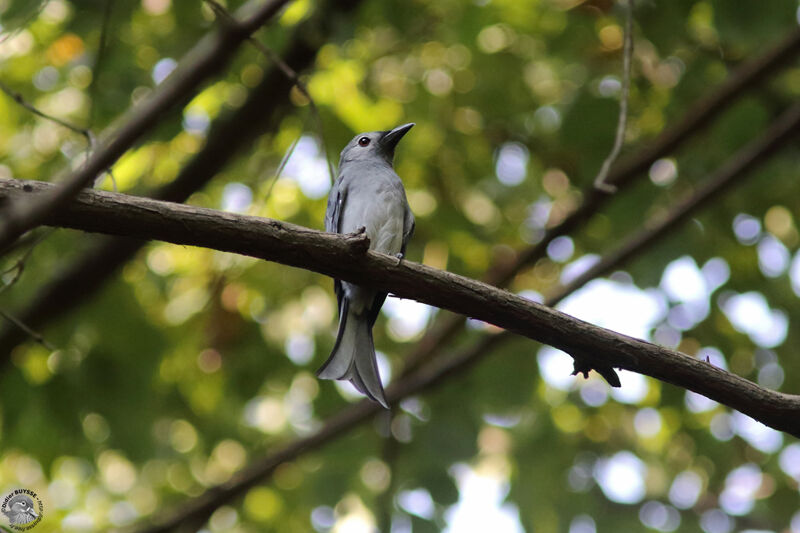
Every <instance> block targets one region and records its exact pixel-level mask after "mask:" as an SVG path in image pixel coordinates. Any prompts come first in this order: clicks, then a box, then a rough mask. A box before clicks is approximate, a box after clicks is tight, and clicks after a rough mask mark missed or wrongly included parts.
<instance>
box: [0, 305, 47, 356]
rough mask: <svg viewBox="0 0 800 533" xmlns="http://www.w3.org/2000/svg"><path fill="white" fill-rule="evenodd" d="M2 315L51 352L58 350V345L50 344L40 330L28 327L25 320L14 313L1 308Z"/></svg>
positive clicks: (0, 313)
mask: <svg viewBox="0 0 800 533" xmlns="http://www.w3.org/2000/svg"><path fill="white" fill-rule="evenodd" d="M0 317H2V318H3V319H4V320H6V321H8V322H11V323H12V324H14V325H15V326H16V327H18V328H19V329H21V330H22V331H24V332H25V334H26V335H28V336H29V337H30V338H32V339H33V340H35V341H36V342H38V343H39V344H41V345H42V346H44V347H45V348H47V349H48V350H50V351H51V352H54V351H55V350H56V347H55V346H53V345H52V344H50V343H49V342H48V341H47V339H45V338H44V337H43V336H42V334H41V333H39V332H38V331H36V330H34V329H32V328H30V327H28V326H27V325H26V324H25V323H24V322H22V321H21V320H19V319H18V318H16V317H15V316H14V315H10V314H8V313H6V312H5V311H3V310H2V309H0Z"/></svg>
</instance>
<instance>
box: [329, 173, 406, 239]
mask: <svg viewBox="0 0 800 533" xmlns="http://www.w3.org/2000/svg"><path fill="white" fill-rule="evenodd" d="M351 167H352V168H351ZM346 173H347V174H346V175H344V176H343V178H344V179H343V180H342V184H341V185H342V186H343V187H346V195H347V196H346V201H345V203H344V206H343V208H342V211H341V214H340V217H341V225H340V227H341V231H342V232H343V233H350V232H353V231H356V230H357V229H358V228H360V227H362V226H363V227H364V228H366V231H367V236H368V237H369V239H370V248H371V249H374V250H377V251H380V252H383V253H389V254H396V253H398V252H399V251H400V249H401V247H402V241H403V224H404V220H405V212H406V205H407V203H406V195H405V191H404V190H403V183H402V182H401V181H400V178H399V177H398V176H397V174H396V173H395V172H394V170H393V169H392V168H391V167H390V166H388V165H382V164H373V163H364V164H353V165H348V168H347V169H346Z"/></svg>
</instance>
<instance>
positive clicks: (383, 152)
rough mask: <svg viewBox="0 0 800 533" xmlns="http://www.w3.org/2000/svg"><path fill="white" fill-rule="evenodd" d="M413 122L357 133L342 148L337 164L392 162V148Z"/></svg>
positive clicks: (411, 126) (412, 125)
mask: <svg viewBox="0 0 800 533" xmlns="http://www.w3.org/2000/svg"><path fill="white" fill-rule="evenodd" d="M413 127H414V123H413V122H410V123H408V124H403V125H402V126H397V127H396V128H394V129H393V130H389V131H370V132H368V133H359V134H358V135H356V136H355V137H353V140H352V141H350V142H349V143H347V146H345V147H344V149H343V150H342V154H341V158H340V160H339V165H341V164H342V163H347V162H350V161H369V160H375V161H385V162H387V163H389V164H390V165H391V164H392V160H393V159H394V149H395V147H396V146H397V143H398V142H400V139H402V138H403V135H405V134H406V133H408V130H410V129H411V128H413Z"/></svg>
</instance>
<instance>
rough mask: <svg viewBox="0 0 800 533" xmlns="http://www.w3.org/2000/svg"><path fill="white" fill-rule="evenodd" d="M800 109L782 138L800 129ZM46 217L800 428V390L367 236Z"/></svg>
mask: <svg viewBox="0 0 800 533" xmlns="http://www.w3.org/2000/svg"><path fill="white" fill-rule="evenodd" d="M798 121H800V114H797V119H796V121H795V123H794V124H793V127H792V128H791V129H790V131H789V132H786V133H784V136H785V137H788V136H790V135H791V134H795V133H797V132H798V127H797V126H798ZM52 188H53V185H50V184H47V183H42V182H33V181H25V182H20V181H15V180H0V194H2V195H3V197H4V198H5V201H18V200H19V199H21V198H22V197H34V198H35V197H37V196H40V195H46V194H48V193H49V192H50V190H51V189H52ZM45 223H46V224H48V225H53V226H59V227H67V228H73V229H80V230H83V231H90V232H101V233H108V234H114V235H123V236H127V237H134V238H140V239H157V240H161V241H166V242H171V243H174V244H180V245H190V246H202V247H205V248H212V249H215V250H220V251H225V252H232V253H237V254H241V255H247V256H251V257H256V258H260V259H265V260H268V261H274V262H278V263H282V264H285V265H289V266H294V267H298V268H303V269H307V270H311V271H314V272H318V273H320V274H325V275H327V276H331V277H333V278H337V279H342V280H345V281H350V282H357V283H359V284H360V285H365V286H369V287H374V288H376V289H380V290H382V291H386V292H391V293H392V294H395V295H397V296H399V297H401V298H410V299H413V300H416V301H419V302H423V303H426V304H428V305H433V306H436V307H440V308H442V309H448V310H450V311H453V312H456V313H459V314H462V315H464V316H469V317H474V318H477V319H479V320H483V321H484V322H488V323H490V324H494V325H495V326H498V327H500V328H503V329H506V330H508V331H512V332H514V333H517V334H518V335H522V336H525V337H528V338H530V339H532V340H535V341H538V342H541V343H544V344H549V345H551V346H554V347H556V348H558V349H561V350H563V351H565V352H567V353H570V354H579V355H580V357H581V358H582V359H588V360H590V361H591V364H592V366H593V367H594V366H600V367H607V368H608V367H616V368H622V369H625V370H630V371H632V372H637V373H640V374H645V375H648V376H651V377H654V378H656V379H659V380H661V381H665V382H667V383H673V384H675V385H678V386H680V387H683V388H685V389H688V390H692V391H695V392H697V393H700V394H702V395H704V396H706V397H708V398H711V399H713V400H716V401H718V402H720V403H723V404H725V405H728V406H730V407H733V408H734V409H738V410H739V411H741V412H743V413H745V414H747V415H749V416H751V417H753V418H755V419H756V420H759V421H761V422H763V423H764V424H766V425H768V426H770V427H773V428H775V429H778V430H781V431H786V432H787V433H791V434H793V435H796V436H800V396H791V395H787V394H782V393H778V392H774V391H769V390H767V389H763V388H761V387H759V386H758V385H756V384H754V383H752V382H750V381H748V380H746V379H744V378H741V377H739V376H735V375H733V374H730V373H728V372H726V371H724V370H721V369H718V368H715V367H712V366H711V365H709V364H707V363H705V362H703V361H698V360H697V359H694V358H692V357H689V356H687V355H684V354H681V353H679V352H674V351H672V350H668V349H666V348H662V347H659V346H655V345H653V344H650V343H648V342H645V341H641V340H638V339H634V338H631V337H627V336H625V335H621V334H619V333H615V332H613V331H610V330H607V329H603V328H599V327H597V326H593V325H591V324H589V323H586V322H583V321H582V320H578V319H576V318H573V317H571V316H568V315H565V314H564V313H561V312H559V311H556V310H553V309H551V308H549V307H547V306H545V305H542V304H537V303H535V302H532V301H530V300H528V299H526V298H523V297H521V296H517V295H515V294H512V293H509V292H507V291H505V290H502V289H498V288H497V287H493V286H491V285H487V284H486V283H482V282H480V281H477V280H473V279H469V278H466V277H463V276H458V275H456V274H453V273H450V272H447V271H443V270H438V269H435V268H432V267H428V266H425V265H421V264H418V263H412V262H406V261H404V262H401V263H400V264H398V262H397V259H396V258H394V257H392V256H388V255H385V254H380V253H376V252H373V251H370V250H368V249H367V246H368V241H367V239H366V237H365V236H364V235H363V234H354V235H345V236H342V235H336V234H331V233H323V232H320V231H316V230H312V229H309V228H304V227H300V226H295V225H293V224H288V223H285V222H280V221H277V220H271V219H265V218H259V217H253V216H245V215H236V214H232V213H226V212H220V211H216V210H214V209H207V208H199V207H191V206H187V205H183V204H174V203H168V202H161V201H158V200H152V199H148V198H138V197H134V196H128V195H124V194H117V193H108V192H100V191H94V190H85V191H82V192H80V193H79V194H78V195H77V196H76V197H75V198H74V200H73V202H71V203H70V204H68V205H67V206H65V209H64V210H63V211H62V212H60V213H54V214H51V215H50V216H49V217H47V218H46V219H45Z"/></svg>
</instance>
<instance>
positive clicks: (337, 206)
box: [325, 175, 347, 233]
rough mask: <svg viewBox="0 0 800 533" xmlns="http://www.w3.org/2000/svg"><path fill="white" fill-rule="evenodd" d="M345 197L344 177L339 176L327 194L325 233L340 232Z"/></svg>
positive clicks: (345, 185)
mask: <svg viewBox="0 0 800 533" xmlns="http://www.w3.org/2000/svg"><path fill="white" fill-rule="evenodd" d="M346 197H347V184H346V183H345V176H344V175H341V176H339V178H338V179H337V180H336V182H334V184H333V187H331V192H330V193H329V194H328V209H327V210H326V211H325V231H329V232H331V233H341V232H342V210H343V209H344V202H345V199H346Z"/></svg>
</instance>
